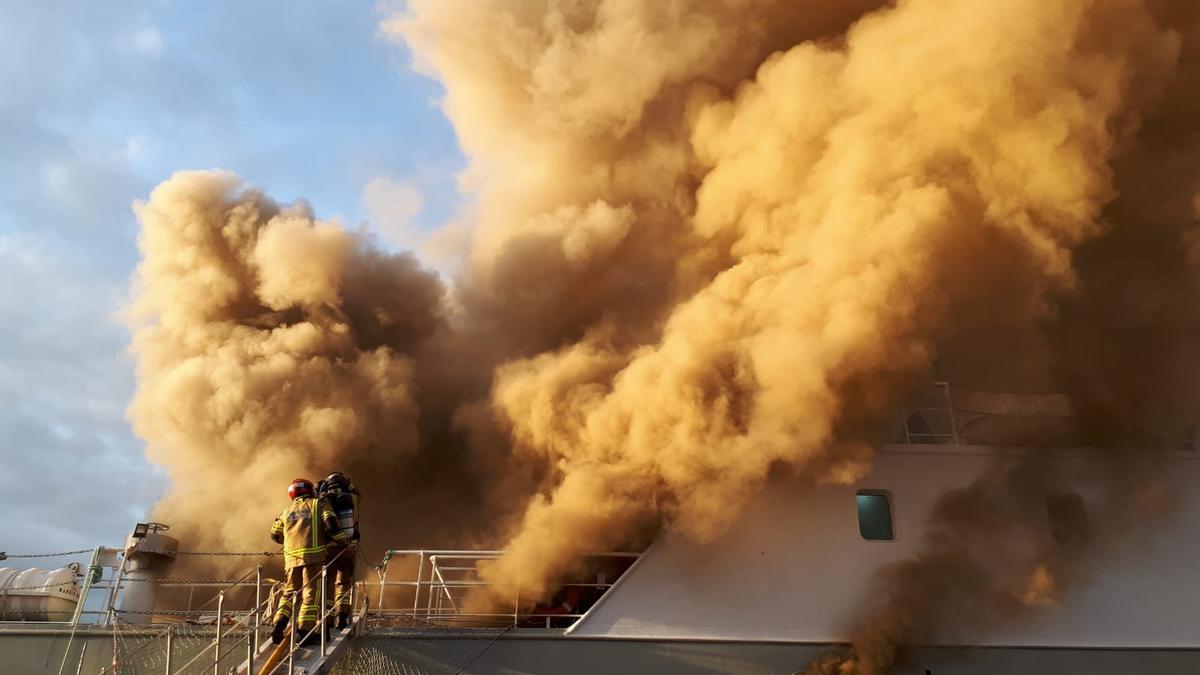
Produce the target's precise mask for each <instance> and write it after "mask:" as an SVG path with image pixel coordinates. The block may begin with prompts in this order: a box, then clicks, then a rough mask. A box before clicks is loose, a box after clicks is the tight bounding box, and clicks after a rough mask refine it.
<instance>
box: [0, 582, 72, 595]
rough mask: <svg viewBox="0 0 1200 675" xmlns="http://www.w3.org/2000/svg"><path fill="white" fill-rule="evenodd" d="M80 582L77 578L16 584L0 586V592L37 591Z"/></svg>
mask: <svg viewBox="0 0 1200 675" xmlns="http://www.w3.org/2000/svg"><path fill="white" fill-rule="evenodd" d="M76 583H78V581H76V580H72V581H60V582H58V583H56V584H38V585H37V586H15V587H13V588H0V592H3V593H10V592H12V591H37V590H41V589H43V588H54V587H56V586H72V585H74V584H76Z"/></svg>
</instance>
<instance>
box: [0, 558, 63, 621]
mask: <svg viewBox="0 0 1200 675" xmlns="http://www.w3.org/2000/svg"><path fill="white" fill-rule="evenodd" d="M79 577H80V575H79V564H78V563H71V564H70V565H68V566H66V567H61V568H59V569H56V570H41V569H36V568H34V569H27V570H17V569H12V568H9V567H0V621H70V620H71V617H72V616H74V614H75V605H77V604H78V603H79Z"/></svg>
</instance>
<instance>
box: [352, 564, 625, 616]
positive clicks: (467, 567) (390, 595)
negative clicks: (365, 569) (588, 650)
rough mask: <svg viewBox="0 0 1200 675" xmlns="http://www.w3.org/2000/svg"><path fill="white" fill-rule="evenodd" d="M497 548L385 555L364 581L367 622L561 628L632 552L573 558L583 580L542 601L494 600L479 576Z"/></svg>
mask: <svg viewBox="0 0 1200 675" xmlns="http://www.w3.org/2000/svg"><path fill="white" fill-rule="evenodd" d="M502 555H503V551H463V550H427V549H408V550H390V551H387V553H386V554H385V555H384V560H383V563H382V564H381V565H379V566H378V567H377V568H376V571H377V573H378V574H377V576H378V581H376V582H373V583H368V584H367V589H366V592H367V593H368V594H369V595H373V596H374V597H375V598H376V600H375V602H374V603H373V609H372V611H371V618H372V619H373V620H375V621H377V622H380V623H384V624H391V625H410V626H429V627H461V628H473V627H497V626H510V627H518V626H524V627H542V628H565V627H566V626H568V625H570V624H571V623H574V622H575V621H576V620H578V619H579V618H580V617H581V616H583V613H584V612H585V611H586V609H587V608H588V607H590V606H591V605H592V604H595V602H596V601H597V600H598V599H599V598H600V596H602V595H603V594H604V593H606V592H607V591H608V589H610V588H612V587H613V585H614V584H615V583H616V581H617V579H618V578H619V577H620V575H621V574H623V573H624V571H625V570H626V569H628V567H629V566H630V565H631V564H632V563H633V561H634V560H636V559H637V557H638V555H639V554H638V553H631V552H623V551H613V552H604V553H593V554H588V555H586V556H584V559H583V560H581V561H580V563H581V565H580V566H581V568H582V569H585V570H587V572H585V574H590V575H591V576H590V577H580V576H577V577H575V578H572V579H568V580H567V581H566V582H564V583H563V584H562V585H561V586H560V587H559V590H558V593H557V594H556V595H555V596H554V597H553V598H552V599H550V600H538V599H534V598H529V597H526V598H522V597H521V595H520V592H519V591H514V592H513V596H512V599H511V600H498V599H497V595H498V594H497V593H496V592H495V589H494V587H493V585H492V583H491V582H490V581H488V580H487V579H486V577H485V576H483V575H482V574H481V569H482V568H483V567H485V566H486V565H487V563H488V562H490V561H492V560H496V559H498V558H500V557H501V556H502Z"/></svg>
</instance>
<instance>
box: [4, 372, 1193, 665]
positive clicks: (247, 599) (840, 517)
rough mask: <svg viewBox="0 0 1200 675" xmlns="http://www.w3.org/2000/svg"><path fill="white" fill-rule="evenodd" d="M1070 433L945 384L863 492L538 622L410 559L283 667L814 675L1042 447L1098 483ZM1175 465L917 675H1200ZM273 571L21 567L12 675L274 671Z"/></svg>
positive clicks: (769, 492)
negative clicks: (934, 529)
mask: <svg viewBox="0 0 1200 675" xmlns="http://www.w3.org/2000/svg"><path fill="white" fill-rule="evenodd" d="M1070 415H1071V411H1070V407H1069V405H1068V404H1067V403H1066V401H1065V399H1064V398H1063V397H1060V396H1055V395H1038V396H1031V395H1013V394H997V393H990V392H975V391H969V390H964V389H957V388H953V387H951V386H950V385H947V384H942V385H939V386H938V387H936V388H935V389H934V390H932V391H931V392H930V394H929V396H928V397H927V399H926V400H924V401H921V402H920V403H919V404H918V405H917V406H915V407H914V408H913V409H911V410H909V411H907V412H906V413H905V416H904V419H903V421H902V423H901V424H900V425H899V426H900V430H899V433H898V434H897V440H896V442H895V443H893V444H891V445H888V446H886V447H884V448H882V449H881V450H880V452H879V453H878V455H877V456H876V458H875V460H874V464H873V467H872V468H871V470H870V471H869V472H868V473H867V474H866V475H865V476H863V477H862V478H861V479H860V480H859V481H857V482H856V483H855V484H852V485H811V484H801V483H798V482H797V481H796V480H794V479H790V478H788V477H786V476H781V477H778V478H776V479H774V480H773V481H772V482H771V484H770V485H769V486H768V488H767V489H766V490H764V491H763V493H762V494H760V495H759V496H758V498H757V499H756V500H755V501H754V503H753V504H752V506H751V507H750V508H748V509H747V510H746V511H745V512H744V513H742V514H741V516H740V518H739V520H738V521H737V523H736V525H735V526H734V527H732V528H730V529H729V531H728V532H726V533H725V534H724V535H722V536H721V537H720V538H718V539H717V540H715V541H712V542H707V543H702V544H701V543H696V542H693V541H690V540H688V539H685V538H683V537H681V536H678V535H675V534H671V533H667V534H664V535H663V536H662V537H660V538H659V540H657V541H656V542H655V543H654V544H653V545H651V546H650V547H649V548H648V549H647V550H646V551H644V552H621V551H616V552H597V553H596V554H594V555H591V556H588V559H587V560H584V561H581V564H580V565H579V569H580V570H583V571H582V572H580V573H579V574H578V575H576V576H575V577H573V578H571V579H569V580H568V581H567V583H566V584H565V585H564V586H563V587H562V589H561V590H560V591H559V592H558V594H556V595H555V596H554V597H553V598H552V599H550V600H545V601H541V602H539V603H537V604H532V603H530V602H529V599H525V600H522V599H521V598H520V597H519V596H517V597H514V598H512V601H511V603H510V604H508V605H507V606H501V607H499V608H493V609H491V610H489V611H486V612H482V611H473V610H472V609H470V607H471V606H472V605H471V603H469V602H467V598H468V596H469V595H470V594H471V593H473V592H477V591H478V590H480V589H481V588H483V587H484V586H486V583H487V582H486V581H484V580H483V579H482V578H480V576H479V574H478V569H479V563H481V562H485V561H487V560H489V559H492V558H495V557H497V556H499V555H500V554H501V552H499V551H469V550H455V551H451V550H438V551H433V550H393V551H389V552H388V553H387V554H386V555H385V556H384V558H383V560H382V561H381V562H380V563H379V564H378V566H377V567H376V568H375V569H374V570H369V571H368V572H369V573H368V574H367V575H366V578H363V579H361V581H360V583H359V584H358V587H357V589H356V598H355V622H354V625H353V626H352V628H351V629H350V630H348V631H347V632H345V633H339V634H337V635H334V636H331V637H330V639H329V640H328V641H327V642H326V643H324V644H320V645H317V646H315V647H310V648H304V649H300V648H295V647H294V645H293V643H292V642H291V641H289V642H287V643H285V644H284V645H283V646H282V649H281V650H280V652H279V654H277V656H281V657H282V658H278V659H277V660H276V663H278V664H279V665H278V670H277V671H276V672H279V673H284V672H289V671H288V668H289V667H290V668H291V669H292V671H291V672H308V673H314V672H338V673H404V674H405V675H409V674H417V673H420V674H422V675H433V674H435V673H437V674H441V673H481V674H483V673H487V674H500V673H506V674H512V673H530V674H534V673H538V674H541V673H545V674H560V673H613V672H628V673H656V674H658V673H662V674H664V675H671V674H675V673H696V674H699V673H764V674H765V673H780V674H788V673H793V672H795V671H800V670H802V669H803V667H804V665H805V664H807V663H808V662H810V661H811V660H812V659H814V658H817V657H819V656H821V655H823V654H826V653H829V652H830V651H831V650H837V649H839V648H840V647H841V646H842V645H844V643H846V642H847V641H848V640H849V639H850V638H851V637H852V636H851V631H852V629H853V627H854V626H855V622H856V620H857V619H858V618H859V617H860V616H861V615H862V612H863V611H864V608H867V607H870V606H871V605H872V603H873V602H874V601H875V600H876V597H875V594H877V593H879V588H878V585H877V584H876V583H875V581H876V579H877V576H878V573H879V571H880V570H881V569H885V568H886V567H887V566H888V565H890V564H893V563H896V562H898V561H902V560H906V559H909V558H910V557H911V556H913V555H914V554H915V553H917V552H918V551H919V547H920V544H921V541H922V536H923V534H924V531H925V528H926V523H927V522H928V517H929V514H930V511H931V509H932V508H933V507H934V504H935V503H936V501H937V500H938V498H939V496H941V495H943V494H945V493H946V492H947V491H948V490H952V489H955V488H959V487H962V486H964V485H967V484H970V483H971V482H972V481H974V480H976V479H978V478H979V477H980V476H985V475H989V474H991V473H994V472H997V471H1003V470H1004V469H1005V467H1006V466H1011V465H1012V464H1014V463H1017V462H1021V461H1023V460H1025V459H1027V458H1028V457H1029V456H1030V455H1032V454H1036V453H1053V454H1054V456H1055V461H1056V462H1059V463H1061V464H1063V465H1065V466H1071V465H1079V466H1081V467H1082V466H1084V465H1086V464H1087V463H1088V462H1089V461H1090V458H1091V457H1092V455H1094V454H1095V453H1096V452H1099V451H1097V450H1095V449H1089V448H1080V447H1072V446H1071V445H1070V443H1069V441H1070V439H1069V433H1068V431H1067V430H1068V429H1069V428H1070V425H1069V423H1068V419H1069V417H1070ZM1155 457H1156V458H1157V459H1156V461H1158V462H1160V463H1161V464H1162V467H1161V468H1162V469H1163V470H1162V471H1161V474H1162V476H1163V481H1164V485H1163V486H1164V489H1165V490H1166V491H1167V492H1169V493H1170V494H1171V495H1173V496H1174V498H1175V508H1174V510H1173V511H1172V514H1171V516H1170V517H1168V518H1164V519H1162V520H1161V521H1159V522H1158V524H1157V526H1156V528H1148V529H1143V530H1141V531H1138V532H1135V533H1133V535H1131V536H1125V537H1120V538H1113V539H1112V541H1111V542H1108V543H1107V544H1106V546H1104V547H1102V548H1100V549H1098V552H1097V554H1096V555H1094V556H1092V557H1090V558H1089V559H1088V560H1089V562H1088V569H1087V577H1088V578H1087V579H1086V582H1084V583H1081V584H1078V585H1077V586H1075V587H1072V588H1071V589H1069V590H1067V591H1066V592H1064V593H1063V594H1062V595H1061V596H1057V597H1056V598H1055V599H1054V601H1053V602H1047V603H1045V606H1041V607H1038V608H1036V610H1034V611H1030V612H1029V613H1028V614H1027V615H1026V616H1024V617H1022V619H1021V620H1020V621H1010V622H997V623H996V624H995V625H991V626H989V627H988V628H987V630H985V631H979V632H974V633H956V632H954V631H951V632H950V633H948V634H946V636H945V637H943V638H937V637H935V638H932V639H928V640H924V641H922V643H921V644H918V645H908V646H906V647H905V648H904V650H903V652H904V653H903V654H902V656H901V659H900V661H899V662H898V663H897V666H896V667H895V669H894V672H896V673H901V674H904V675H908V674H910V673H911V674H915V675H921V674H925V673H928V674H933V673H961V672H970V673H973V674H992V673H995V674H1000V673H1006V674H1007V673H1022V674H1025V673H1054V674H1055V675H1064V674H1068V673H1081V674H1082V673H1087V674H1089V675H1094V674H1100V675H1105V674H1109V673H1112V674H1116V673H1133V672H1154V673H1158V674H1161V673H1168V674H1174V673H1178V674H1180V675H1182V674H1183V673H1196V672H1200V634H1198V633H1197V630H1196V619H1197V617H1198V616H1200V612H1198V611H1197V608H1198V607H1200V565H1197V562H1198V561H1200V544H1197V536H1196V535H1197V534H1200V508H1197V507H1198V506H1200V503H1198V502H1200V498H1198V497H1197V496H1196V495H1195V494H1194V490H1193V487H1192V486H1194V485H1197V484H1200V453H1197V451H1196V449H1195V444H1194V442H1193V439H1183V440H1181V442H1180V443H1179V444H1178V446H1177V447H1173V448H1170V449H1167V450H1164V451H1162V452H1159V453H1155ZM1078 473H1079V475H1084V474H1086V471H1082V470H1081V471H1080V472H1078ZM1068 475H1069V474H1068ZM1044 499H1045V510H1044V514H1045V520H1044V527H1045V530H1046V532H1045V534H1046V536H1047V537H1054V538H1062V537H1065V538H1068V539H1069V538H1070V537H1073V536H1077V535H1078V533H1080V532H1086V533H1087V536H1091V537H1098V538H1103V537H1104V535H1105V531H1106V528H1107V527H1109V523H1107V522H1106V520H1105V519H1104V516H1103V513H1102V512H1101V511H1099V510H1098V509H1096V508H1095V506H1094V505H1095V500H1096V495H1095V494H1094V493H1093V488H1092V487H1090V486H1089V485H1088V484H1086V483H1085V482H1081V483H1080V484H1079V485H1078V486H1075V487H1072V486H1070V485H1067V486H1061V485H1060V486H1059V487H1058V488H1057V489H1056V491H1055V492H1053V493H1047V494H1045V495H1044ZM977 535H978V536H984V537H986V536H988V533H987V532H979V533H977ZM76 553H78V552H76ZM270 553H271V552H201V551H188V550H187V547H186V545H181V544H180V543H179V542H176V541H175V540H174V539H172V538H171V537H170V536H169V535H168V534H167V533H166V530H165V529H164V528H162V527H161V526H158V525H157V524H148V525H141V526H139V528H138V529H137V530H135V532H134V534H133V535H132V536H131V537H130V540H129V541H128V542H127V543H126V546H125V547H123V548H103V547H102V548H97V549H95V550H94V551H92V552H90V558H89V560H88V561H87V562H86V565H84V564H77V565H74V566H67V567H62V568H59V569H57V570H54V571H51V572H45V573H35V572H23V573H22V574H23V575H24V576H23V577H21V576H20V575H17V574H16V573H15V572H5V571H0V597H3V598H4V603H5V604H4V605H3V611H4V613H5V616H4V621H3V622H2V624H0V653H3V654H4V656H3V657H2V658H0V672H12V673H67V672H74V673H97V672H105V673H113V672H117V673H179V672H202V671H203V672H215V673H223V672H259V670H260V669H261V668H262V666H263V664H264V663H267V661H268V660H269V659H270V657H271V654H272V653H273V652H275V651H276V648H275V647H274V646H273V645H270V644H269V640H268V638H267V635H268V634H269V628H268V627H265V624H266V619H265V618H264V617H265V616H266V615H265V614H263V612H267V611H269V609H270V607H271V604H272V602H273V600H274V593H273V582H272V580H271V579H269V578H267V577H266V576H264V574H263V569H264V562H266V561H267V560H268V559H269V555H270ZM201 554H204V555H226V556H240V559H239V560H240V561H241V562H244V563H245V564H244V565H240V567H239V569H241V573H240V575H239V576H240V578H230V579H184V578H174V577H175V575H173V573H172V571H171V570H172V567H173V566H172V564H171V561H172V560H178V559H179V558H181V557H183V556H187V555H201ZM39 574H40V576H39ZM18 578H21V579H24V581H22V582H20V583H22V584H24V585H23V586H17V585H16V583H17V582H15V581H14V580H15V579H18ZM5 589H7V590H5ZM75 598H78V601H76V600H75ZM68 610H69V612H68ZM68 614H69V615H68ZM288 656H291V657H292V658H291V659H289V658H288ZM289 661H290V662H289Z"/></svg>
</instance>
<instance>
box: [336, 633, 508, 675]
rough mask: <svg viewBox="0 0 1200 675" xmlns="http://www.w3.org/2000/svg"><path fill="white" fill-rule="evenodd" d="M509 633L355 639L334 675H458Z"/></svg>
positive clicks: (393, 635) (377, 634) (389, 634)
mask: <svg viewBox="0 0 1200 675" xmlns="http://www.w3.org/2000/svg"><path fill="white" fill-rule="evenodd" d="M508 630H509V629H504V628H473V629H470V630H453V631H452V632H448V633H446V634H444V635H435V634H429V633H426V634H411V635H400V634H396V633H387V632H385V633H376V634H367V635H363V636H361V637H358V638H357V639H355V641H354V642H353V643H352V644H351V645H350V649H349V652H348V653H347V654H346V655H345V656H344V657H343V658H342V659H341V660H340V661H339V662H338V664H337V667H335V668H334V669H333V671H332V672H333V675H368V674H370V675H376V674H380V675H456V674H458V673H466V672H470V671H469V668H470V667H471V665H472V664H474V663H476V661H477V660H478V659H479V658H480V657H481V656H482V655H483V654H484V653H485V652H487V650H488V649H490V648H491V647H492V645H494V644H495V642H496V641H497V640H498V639H499V638H500V637H501V636H502V635H504V634H505V633H506V632H508Z"/></svg>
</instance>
